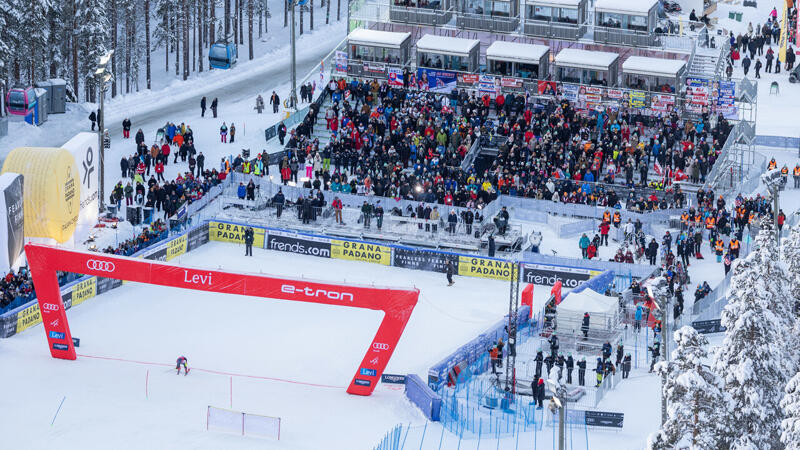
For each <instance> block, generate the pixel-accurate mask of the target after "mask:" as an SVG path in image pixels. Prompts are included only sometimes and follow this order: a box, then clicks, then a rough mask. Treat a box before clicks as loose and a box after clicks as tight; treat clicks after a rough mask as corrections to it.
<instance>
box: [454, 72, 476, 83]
mask: <svg viewBox="0 0 800 450" xmlns="http://www.w3.org/2000/svg"><path fill="white" fill-rule="evenodd" d="M478 80H480V77H479V76H478V74H476V73H459V74H458V82H459V83H461V84H477V83H478Z"/></svg>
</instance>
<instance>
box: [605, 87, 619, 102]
mask: <svg viewBox="0 0 800 450" xmlns="http://www.w3.org/2000/svg"><path fill="white" fill-rule="evenodd" d="M606 97H608V98H610V99H614V100H619V99H621V98H622V89H606Z"/></svg>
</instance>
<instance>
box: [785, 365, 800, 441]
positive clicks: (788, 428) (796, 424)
mask: <svg viewBox="0 0 800 450" xmlns="http://www.w3.org/2000/svg"><path fill="white" fill-rule="evenodd" d="M785 392H786V395H785V396H784V397H783V400H781V408H783V415H784V419H783V422H781V430H782V433H781V442H783V444H784V445H786V450H800V372H798V373H797V374H796V375H795V376H794V377H792V379H791V380H789V384H787V385H786V390H785Z"/></svg>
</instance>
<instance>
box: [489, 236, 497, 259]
mask: <svg viewBox="0 0 800 450" xmlns="http://www.w3.org/2000/svg"><path fill="white" fill-rule="evenodd" d="M495 251H496V247H495V243H494V234H490V235H489V257H494V254H495Z"/></svg>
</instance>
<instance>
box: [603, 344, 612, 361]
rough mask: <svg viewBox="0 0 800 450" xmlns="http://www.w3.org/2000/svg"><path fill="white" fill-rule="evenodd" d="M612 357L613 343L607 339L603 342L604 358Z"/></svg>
mask: <svg viewBox="0 0 800 450" xmlns="http://www.w3.org/2000/svg"><path fill="white" fill-rule="evenodd" d="M609 358H611V343H610V342H608V341H606V342H605V344H603V360H606V359H609Z"/></svg>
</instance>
